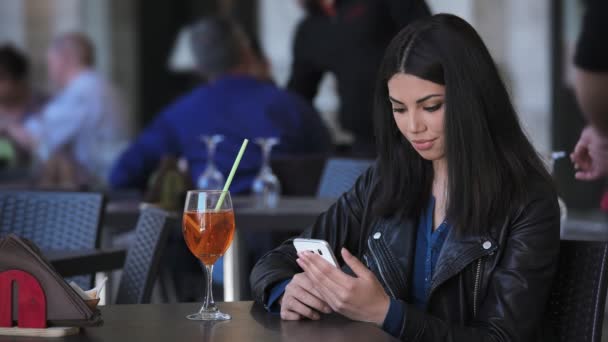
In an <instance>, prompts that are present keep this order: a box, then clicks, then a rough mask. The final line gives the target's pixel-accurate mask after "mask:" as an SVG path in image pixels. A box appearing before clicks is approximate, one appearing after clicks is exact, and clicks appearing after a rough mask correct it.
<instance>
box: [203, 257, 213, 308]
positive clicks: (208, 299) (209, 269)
mask: <svg viewBox="0 0 608 342" xmlns="http://www.w3.org/2000/svg"><path fill="white" fill-rule="evenodd" d="M204 268H205V274H206V276H207V278H206V279H207V290H205V299H204V301H203V307H202V308H201V312H209V311H215V310H216V307H215V302H214V301H213V287H212V284H213V265H205V266H204Z"/></svg>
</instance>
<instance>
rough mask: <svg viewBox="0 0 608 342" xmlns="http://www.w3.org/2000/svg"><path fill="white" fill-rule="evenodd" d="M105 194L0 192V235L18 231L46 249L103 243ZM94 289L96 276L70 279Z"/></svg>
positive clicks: (96, 245)
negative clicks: (102, 229) (101, 234)
mask: <svg viewBox="0 0 608 342" xmlns="http://www.w3.org/2000/svg"><path fill="white" fill-rule="evenodd" d="M103 209H104V197H103V195H102V194H98V193H82V192H52V191H48V192H46V191H18V190H10V191H8V190H7V191H0V237H3V236H5V235H8V234H10V233H14V234H16V235H18V236H20V237H23V238H26V239H29V240H31V241H32V242H34V243H35V244H36V245H37V246H38V247H40V248H41V249H42V250H83V249H89V250H90V249H94V248H96V247H98V246H99V227H100V226H101V217H102V216H101V215H102V213H103ZM66 280H67V281H74V282H75V283H77V284H78V285H79V286H80V287H82V288H84V289H88V288H91V286H92V284H93V276H92V275H83V276H76V277H71V278H68V279H66Z"/></svg>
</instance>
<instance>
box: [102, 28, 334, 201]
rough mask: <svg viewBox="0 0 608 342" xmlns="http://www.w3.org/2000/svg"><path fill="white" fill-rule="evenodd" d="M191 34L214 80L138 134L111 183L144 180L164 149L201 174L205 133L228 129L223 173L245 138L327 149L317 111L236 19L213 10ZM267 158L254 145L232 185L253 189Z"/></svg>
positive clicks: (289, 150)
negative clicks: (283, 83) (275, 73)
mask: <svg viewBox="0 0 608 342" xmlns="http://www.w3.org/2000/svg"><path fill="white" fill-rule="evenodd" d="M190 35H191V44H192V51H193V54H194V58H195V62H196V67H197V70H198V71H199V73H200V74H201V75H202V77H203V78H204V79H206V80H207V81H208V83H207V84H206V85H202V86H199V87H198V88H196V89H194V90H193V91H192V92H190V93H188V94H186V95H184V96H183V97H181V98H180V99H178V100H177V101H176V102H175V103H173V104H171V105H170V106H169V107H167V109H165V110H164V111H163V112H162V113H160V114H159V115H158V117H157V118H156V120H155V121H154V122H153V123H152V124H151V125H150V126H148V127H147V128H146V129H145V130H144V132H143V133H141V134H140V135H139V137H137V139H136V140H135V141H134V142H133V143H132V144H131V146H129V147H128V149H127V150H126V151H125V152H124V153H123V154H122V155H121V157H120V158H119V159H118V161H117V162H116V164H115V166H114V168H113V170H112V173H111V177H110V184H111V185H112V186H113V187H115V188H140V189H143V188H145V186H146V184H147V182H148V178H149V177H150V175H151V174H152V172H153V171H154V170H155V169H156V168H157V167H158V164H159V161H160V160H161V158H162V157H163V156H166V155H174V156H178V157H183V158H185V159H186V160H187V161H188V165H189V169H190V175H191V177H192V181H193V182H196V179H197V178H198V176H199V175H200V174H201V173H202V172H203V170H204V168H205V166H206V164H207V158H206V155H205V146H204V144H203V142H202V140H201V136H203V135H214V134H221V135H223V136H224V141H223V142H222V143H220V144H219V145H218V146H217V150H216V153H215V164H216V165H217V167H218V169H219V170H220V172H221V173H222V174H224V175H227V174H228V172H229V171H230V167H231V166H232V163H233V161H234V158H235V156H236V153H237V152H238V149H239V147H240V145H241V143H242V141H243V139H244V138H249V139H254V138H257V137H277V138H279V139H280V144H279V145H278V146H277V147H276V149H275V151H274V152H273V153H274V154H275V155H302V154H315V153H325V152H328V151H329V149H330V139H329V133H328V131H327V129H326V127H325V126H324V124H323V122H322V121H321V118H320V117H319V115H318V113H317V112H316V111H315V110H314V109H313V108H312V107H311V106H310V105H309V104H308V103H306V101H304V100H303V99H301V98H300V97H298V96H296V95H294V94H290V93H289V92H287V91H284V90H281V89H279V88H277V87H276V86H275V85H274V84H273V83H272V82H268V80H269V76H268V72H267V65H266V62H265V61H263V60H262V58H261V57H260V56H259V55H256V54H255V53H254V51H253V49H252V47H251V43H250V41H249V39H248V37H246V35H245V34H244V32H243V30H242V29H241V28H240V27H238V26H237V24H236V23H234V22H233V21H231V20H229V19H224V18H219V17H217V18H216V17H210V18H207V19H204V20H201V21H200V22H199V23H198V24H196V25H195V26H194V27H193V28H192V29H191V31H190ZM261 158H262V155H261V151H260V149H259V148H257V147H255V146H250V148H249V150H248V151H247V153H246V154H245V155H244V157H243V160H242V161H241V163H240V165H239V172H238V173H237V174H236V176H235V178H234V181H233V182H232V187H231V191H232V192H233V193H246V192H249V189H250V188H251V183H252V181H253V178H254V177H255V176H256V174H257V172H258V171H259V168H260V165H261Z"/></svg>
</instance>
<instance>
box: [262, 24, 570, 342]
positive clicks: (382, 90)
mask: <svg viewBox="0 0 608 342" xmlns="http://www.w3.org/2000/svg"><path fill="white" fill-rule="evenodd" d="M375 97H376V99H375V113H374V115H375V119H376V120H377V121H376V130H377V131H376V139H377V142H378V153H379V158H378V160H377V162H376V165H375V166H373V167H372V168H371V169H370V170H368V171H367V172H366V173H365V174H364V175H362V176H361V177H360V178H359V180H358V181H357V182H356V184H355V185H354V187H353V188H352V189H351V190H350V191H349V192H347V193H345V194H344V195H343V196H342V197H341V198H340V199H339V200H338V201H337V202H336V203H335V204H334V205H333V206H332V207H331V208H330V209H329V210H328V211H327V212H326V213H324V214H323V215H321V216H320V217H319V218H318V219H317V221H316V222H315V224H314V225H313V226H312V227H310V228H309V229H308V230H306V231H305V232H304V233H303V234H302V235H301V237H305V238H315V239H323V240H326V241H328V243H329V244H330V246H331V247H332V248H333V250H334V253H335V254H336V256H338V259H339V260H338V261H339V263H340V265H341V269H338V268H334V267H332V266H330V265H329V264H328V263H326V262H325V261H324V260H323V259H321V257H319V256H317V255H311V254H308V253H304V254H300V255H297V254H296V251H295V249H294V247H293V245H292V242H291V241H287V242H285V243H284V244H283V245H282V246H280V247H279V248H277V249H275V250H274V251H272V252H270V253H268V254H267V255H266V256H264V257H263V258H262V259H261V260H260V261H259V262H258V264H257V265H256V266H255V268H254V270H253V272H252V274H251V284H252V287H253V293H254V296H255V299H256V300H257V301H258V302H260V303H262V304H264V305H266V306H267V307H268V308H269V309H270V310H280V312H281V317H282V318H283V319H286V320H298V319H303V318H308V319H320V317H321V315H322V314H325V313H330V312H338V313H340V314H343V315H344V316H346V317H349V318H351V319H354V320H360V321H368V322H373V323H375V324H377V325H378V326H381V327H382V328H383V329H385V330H386V331H388V332H389V333H391V334H392V335H394V336H397V337H399V338H401V339H404V340H408V341H482V340H483V341H486V340H492V341H537V340H543V338H544V336H543V334H544V330H545V329H544V327H545V325H544V322H543V318H544V316H545V307H546V302H547V299H548V296H549V292H550V287H551V282H552V279H553V276H554V273H555V270H556V267H557V260H558V253H559V208H558V204H557V197H556V193H555V190H554V188H553V185H552V181H551V179H550V176H549V174H548V173H547V172H546V170H545V168H544V165H543V163H542V161H541V159H540V158H539V157H538V156H537V154H536V153H535V151H534V149H533V147H532V146H531V144H530V142H529V141H528V139H527V138H526V136H525V134H524V133H523V132H522V129H521V127H520V124H519V122H518V119H517V115H516V114H515V111H514V109H513V106H512V104H511V102H510V100H509V96H508V94H507V92H506V90H505V87H504V85H503V83H502V81H501V80H500V78H499V76H498V72H497V70H496V66H495V65H494V63H493V61H492V58H491V57H490V54H489V53H488V51H487V49H486V47H485V46H484V44H483V42H482V41H481V38H480V37H479V36H478V34H477V33H476V32H475V30H474V29H473V28H472V27H471V26H470V25H469V24H467V23H466V22H465V21H464V20H462V19H460V18H458V17H456V16H453V15H445V14H441V15H435V16H433V17H430V18H427V19H422V20H420V21H417V22H415V23H413V24H411V25H410V26H408V27H406V28H405V29H404V30H402V31H401V32H400V33H399V34H398V35H397V36H396V37H395V38H394V39H393V41H392V42H391V44H390V45H389V47H388V49H387V51H386V54H385V57H384V60H383V63H382V65H381V68H380V71H379V78H378V84H377V86H376V96H375Z"/></svg>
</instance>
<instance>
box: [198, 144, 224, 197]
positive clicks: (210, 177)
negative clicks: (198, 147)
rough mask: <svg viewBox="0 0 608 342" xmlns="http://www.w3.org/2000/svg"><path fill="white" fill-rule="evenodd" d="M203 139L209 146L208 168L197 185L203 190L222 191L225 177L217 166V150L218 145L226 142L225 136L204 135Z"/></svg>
mask: <svg viewBox="0 0 608 342" xmlns="http://www.w3.org/2000/svg"><path fill="white" fill-rule="evenodd" d="M201 139H202V140H203V141H204V142H205V144H206V146H207V167H205V170H204V171H203V173H202V174H201V175H200V177H199V178H198V180H197V182H196V185H197V187H198V188H199V189H201V190H221V189H222V186H223V185H224V175H222V173H221V172H220V170H218V169H217V167H216V166H215V161H214V158H215V149H216V147H217V144H219V143H221V142H222V141H224V136H223V135H219V134H216V135H203V136H202V137H201Z"/></svg>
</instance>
